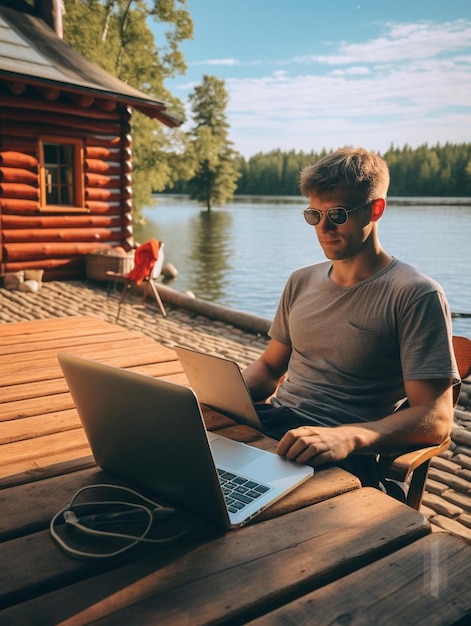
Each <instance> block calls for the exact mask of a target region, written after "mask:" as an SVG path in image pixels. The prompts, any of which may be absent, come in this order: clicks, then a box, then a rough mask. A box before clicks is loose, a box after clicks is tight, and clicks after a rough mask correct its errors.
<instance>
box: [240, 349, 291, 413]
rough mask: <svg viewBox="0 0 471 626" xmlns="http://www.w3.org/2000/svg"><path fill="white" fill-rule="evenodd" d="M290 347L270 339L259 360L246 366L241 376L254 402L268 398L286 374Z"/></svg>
mask: <svg viewBox="0 0 471 626" xmlns="http://www.w3.org/2000/svg"><path fill="white" fill-rule="evenodd" d="M290 355H291V347H290V346H287V345H285V344H284V343H281V342H279V341H276V339H271V340H270V342H269V344H268V346H267V348H266V350H265V352H264V353H263V354H262V356H261V357H260V358H258V359H257V360H256V361H254V362H253V363H251V364H250V365H248V366H247V367H246V368H245V370H244V371H243V376H244V378H245V381H246V383H247V386H248V388H249V390H250V393H251V395H252V398H253V401H254V402H260V401H262V400H266V399H267V398H268V397H270V396H271V395H272V394H273V393H274V391H275V390H276V388H277V386H278V383H279V381H280V378H281V377H282V376H283V375H284V374H285V373H286V370H287V368H288V361H289V357H290Z"/></svg>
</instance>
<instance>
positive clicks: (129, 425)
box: [58, 353, 313, 529]
mask: <svg viewBox="0 0 471 626" xmlns="http://www.w3.org/2000/svg"><path fill="white" fill-rule="evenodd" d="M58 359H59V363H60V365H61V368H62V371H63V373H64V376H65V379H66V382H67V385H68V387H69V389H70V393H71V395H72V398H73V401H74V403H75V406H76V408H77V411H78V414H79V417H80V420H81V422H82V425H83V428H84V430H85V434H86V436H87V439H88V441H89V443H90V447H91V449H92V452H93V455H94V457H95V460H96V462H97V464H98V465H99V466H100V467H101V468H102V469H104V470H105V471H107V472H109V473H110V474H112V475H115V476H116V477H119V478H121V479H123V480H125V481H127V482H129V483H131V484H133V485H135V486H138V487H141V488H142V489H145V490H148V491H149V492H152V493H154V494H157V495H158V496H159V497H160V498H161V499H162V500H163V501H164V502H167V503H169V504H172V505H173V506H175V507H177V508H179V509H182V510H186V511H187V512H190V513H192V514H194V515H196V516H199V517H201V518H204V519H206V520H207V521H210V522H211V523H213V524H215V525H217V526H219V527H223V528H225V529H228V528H236V527H238V526H242V525H243V524H245V523H247V521H248V520H249V519H251V518H252V517H254V516H255V515H257V514H258V513H260V512H261V511H262V510H264V509H265V508H267V507H268V506H270V505H271V504H272V503H273V502H274V501H275V500H278V499H279V498H281V497H282V496H283V495H285V494H286V493H288V492H289V491H291V490H292V489H294V488H295V487H296V486H297V485H299V484H300V483H302V482H303V481H304V480H306V479H307V478H309V477H310V476H312V474H313V469H312V468H311V467H308V466H305V465H299V464H296V463H292V462H290V461H287V460H286V459H283V458H280V457H279V456H278V455H276V454H272V453H270V452H266V451H263V450H258V449H256V448H253V447H251V446H248V445H245V444H243V443H239V442H235V441H232V440H230V439H227V438H225V437H221V436H219V435H215V434H213V433H208V432H207V430H206V428H205V424H204V421H203V417H202V413H201V409H200V405H199V402H198V399H197V397H196V395H195V393H194V392H193V391H192V390H191V389H190V388H188V387H185V386H183V385H178V384H175V383H171V382H168V381H164V380H161V379H158V378H152V377H150V376H145V375H142V374H138V373H136V372H131V371H128V370H125V369H121V368H117V367H112V366H110V365H105V364H103V363H99V362H97V361H91V360H89V359H83V358H81V357H77V356H72V355H70V354H65V353H60V354H59V355H58ZM217 468H218V469H217ZM218 470H219V473H221V472H226V473H229V474H239V475H241V476H242V477H243V479H244V480H246V481H248V484H249V485H250V484H252V482H254V483H261V484H262V485H264V486H266V487H268V489H267V491H266V492H264V493H261V495H260V496H257V498H256V499H254V500H253V501H251V503H250V504H247V505H246V506H245V508H243V509H242V510H240V511H237V512H230V511H229V510H228V506H227V505H226V501H225V497H224V494H223V487H222V486H221V482H220V479H219V474H218Z"/></svg>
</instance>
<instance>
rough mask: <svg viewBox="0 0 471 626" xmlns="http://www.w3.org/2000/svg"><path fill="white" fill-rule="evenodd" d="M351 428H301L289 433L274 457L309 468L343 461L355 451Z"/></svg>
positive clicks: (281, 441)
mask: <svg viewBox="0 0 471 626" xmlns="http://www.w3.org/2000/svg"><path fill="white" fill-rule="evenodd" d="M355 433H356V428H355V427H354V426H336V427H335V428H329V427H320V426H300V427H299V428H294V429H293V430H289V431H288V432H287V433H286V434H285V435H284V436H283V437H282V438H281V439H280V442H279V444H278V448H277V453H278V454H279V455H280V456H284V457H286V458H287V459H289V460H290V461H296V463H309V465H311V466H312V467H316V466H318V465H324V464H325V463H335V462H336V461H341V460H343V459H345V458H346V457H347V456H348V455H349V454H351V453H352V452H353V451H354V450H355V448H356V445H355V441H356V435H355Z"/></svg>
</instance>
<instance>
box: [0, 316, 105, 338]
mask: <svg viewBox="0 0 471 626" xmlns="http://www.w3.org/2000/svg"><path fill="white" fill-rule="evenodd" d="M80 327H83V328H86V329H88V330H91V329H93V328H94V327H95V328H103V331H104V332H107V328H108V330H109V329H113V328H114V329H116V326H115V325H113V324H110V323H109V322H105V321H103V320H102V319H101V318H99V317H94V316H93V315H78V316H72V317H52V318H47V319H41V320H26V321H24V322H8V323H4V324H0V337H7V336H9V335H10V336H11V335H20V334H25V335H32V334H34V333H37V332H44V331H45V330H47V329H49V330H50V331H56V330H60V329H65V330H67V331H68V332H69V333H70V331H72V330H73V331H75V330H77V329H78V328H80Z"/></svg>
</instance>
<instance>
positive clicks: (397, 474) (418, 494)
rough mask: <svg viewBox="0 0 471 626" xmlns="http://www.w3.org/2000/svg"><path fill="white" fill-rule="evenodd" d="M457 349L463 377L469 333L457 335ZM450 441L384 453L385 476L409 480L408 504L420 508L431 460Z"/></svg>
mask: <svg viewBox="0 0 471 626" xmlns="http://www.w3.org/2000/svg"><path fill="white" fill-rule="evenodd" d="M453 349H454V351H455V356H456V361H457V363H458V370H459V373H460V378H461V380H464V379H465V378H467V377H468V376H469V375H470V373H471V340H469V339H467V338H466V337H459V336H454V337H453ZM460 390H461V383H457V384H456V385H455V387H454V388H453V405H454V406H455V405H456V403H457V402H458V399H459V395H460ZM449 445H450V438H448V439H447V440H446V441H444V442H443V443H441V444H440V445H438V446H430V447H428V448H422V449H420V450H413V451H412V452H407V453H405V454H401V455H397V456H389V455H384V454H383V455H381V456H380V459H379V468H380V473H381V477H382V478H383V479H386V480H388V479H389V480H395V481H399V482H406V481H407V482H409V489H408V492H407V495H406V504H408V505H409V506H411V507H412V508H414V509H417V510H418V509H419V508H420V504H421V502H422V496H423V493H424V488H425V481H426V479H427V474H428V469H429V466H430V461H431V459H432V458H433V457H434V456H438V455H440V454H441V453H442V452H444V451H445V450H446V449H447V448H448V446H449Z"/></svg>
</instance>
